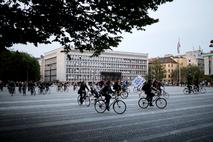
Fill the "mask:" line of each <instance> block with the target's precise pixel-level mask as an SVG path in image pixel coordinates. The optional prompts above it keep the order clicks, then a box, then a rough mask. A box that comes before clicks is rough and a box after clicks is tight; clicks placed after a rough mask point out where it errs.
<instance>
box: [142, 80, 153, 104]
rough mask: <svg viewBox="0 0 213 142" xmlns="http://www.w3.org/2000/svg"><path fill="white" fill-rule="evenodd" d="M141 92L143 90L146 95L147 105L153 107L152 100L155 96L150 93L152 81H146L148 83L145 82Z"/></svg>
mask: <svg viewBox="0 0 213 142" xmlns="http://www.w3.org/2000/svg"><path fill="white" fill-rule="evenodd" d="M142 90H144V92H145V94H146V95H147V100H148V102H149V105H150V106H153V104H152V99H153V97H154V96H155V94H154V93H152V81H151V80H148V82H145V83H144V85H143V87H142Z"/></svg>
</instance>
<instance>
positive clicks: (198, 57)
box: [183, 50, 204, 72]
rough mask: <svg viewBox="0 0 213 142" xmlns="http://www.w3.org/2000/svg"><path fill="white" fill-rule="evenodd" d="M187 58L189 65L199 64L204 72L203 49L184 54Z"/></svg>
mask: <svg viewBox="0 0 213 142" xmlns="http://www.w3.org/2000/svg"><path fill="white" fill-rule="evenodd" d="M183 56H184V57H185V58H186V59H187V65H195V66H198V67H199V69H200V70H201V71H202V72H204V58H203V52H202V50H194V51H188V52H186V53H185V55H183Z"/></svg>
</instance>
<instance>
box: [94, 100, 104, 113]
mask: <svg viewBox="0 0 213 142" xmlns="http://www.w3.org/2000/svg"><path fill="white" fill-rule="evenodd" d="M94 107H95V110H96V111H97V112H98V113H104V112H105V111H106V104H105V101H104V100H98V101H96V102H95V104H94Z"/></svg>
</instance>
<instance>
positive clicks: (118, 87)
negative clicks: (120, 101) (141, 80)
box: [112, 81, 122, 95]
mask: <svg viewBox="0 0 213 142" xmlns="http://www.w3.org/2000/svg"><path fill="white" fill-rule="evenodd" d="M112 87H113V90H114V92H115V94H117V95H119V94H120V92H121V89H122V88H121V85H120V83H119V81H116V82H115V83H114V84H113V86H112Z"/></svg>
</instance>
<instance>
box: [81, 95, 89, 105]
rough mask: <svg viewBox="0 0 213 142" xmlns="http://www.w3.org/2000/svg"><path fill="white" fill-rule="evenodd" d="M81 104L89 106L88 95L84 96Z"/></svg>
mask: <svg viewBox="0 0 213 142" xmlns="http://www.w3.org/2000/svg"><path fill="white" fill-rule="evenodd" d="M83 104H85V105H86V106H87V107H89V106H90V97H89V96H85V98H84V102H83Z"/></svg>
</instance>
